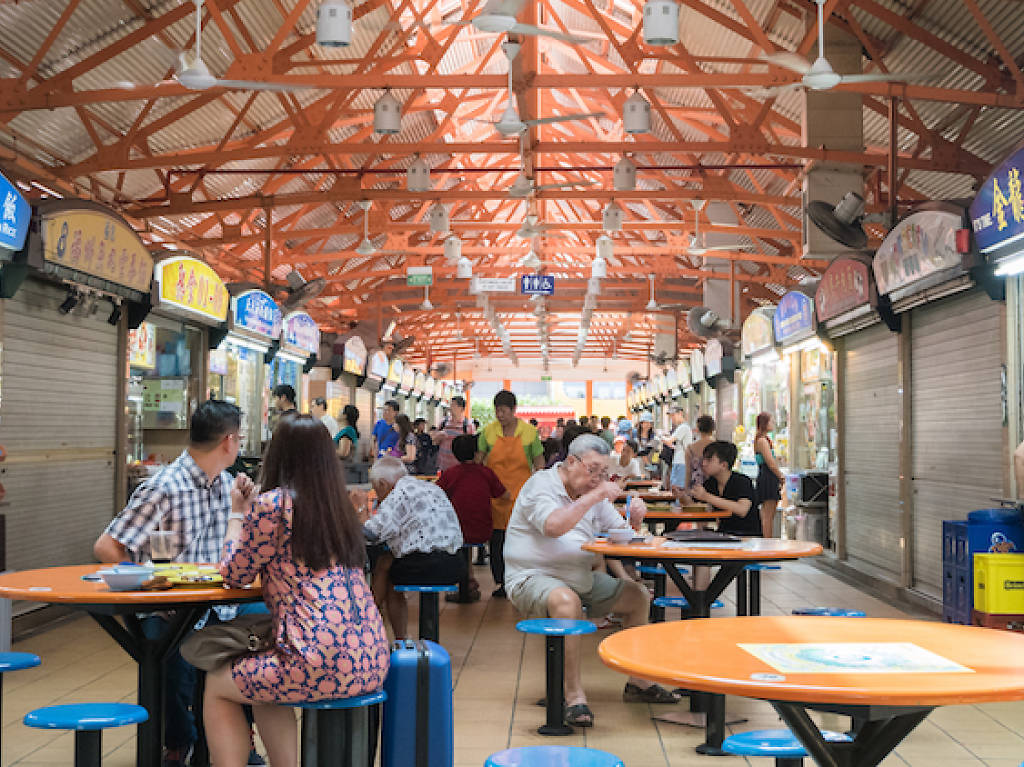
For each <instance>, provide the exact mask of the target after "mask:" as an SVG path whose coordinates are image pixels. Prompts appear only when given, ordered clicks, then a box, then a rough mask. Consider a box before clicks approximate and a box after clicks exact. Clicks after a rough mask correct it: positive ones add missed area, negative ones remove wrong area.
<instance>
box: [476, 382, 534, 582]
mask: <svg viewBox="0 0 1024 767" xmlns="http://www.w3.org/2000/svg"><path fill="white" fill-rule="evenodd" d="M494 417H495V420H493V421H491V422H490V423H489V424H487V426H486V427H484V429H483V431H481V432H480V439H479V440H478V441H477V446H478V448H479V450H480V452H481V453H483V454H484V456H485V460H484V463H485V465H486V466H487V467H488V468H490V469H491V471H493V472H494V473H495V474H497V475H498V479H500V480H501V484H503V485H504V486H505V488H506V489H507V490H508V492H509V497H508V498H495V499H494V500H492V501H491V517H492V520H493V522H494V532H492V533H491V575H493V576H494V585H495V586H496V587H497V588H495V589H494V591H493V592H491V596H494V597H502V598H503V597H504V596H505V557H504V556H503V554H502V550H503V549H504V548H505V528H506V527H508V518H509V516H511V514H512V507H513V505H514V504H515V502H516V498H517V497H518V496H519V490H520V488H522V486H523V485H524V484H526V480H528V479H529V478H530V475H531V474H533V472H535V471H540V470H541V469H543V468H544V447H543V446H542V445H541V444H540V437H539V436H538V435H537V430H536V429H535V428H533V427H532V426H530V424H528V423H526V421H524V420H522V419H521V418H516V395H515V394H513V393H512V392H510V391H508V390H506V389H502V390H501V391H500V392H498V393H497V394H495V395H494Z"/></svg>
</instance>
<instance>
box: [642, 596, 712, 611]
mask: <svg viewBox="0 0 1024 767" xmlns="http://www.w3.org/2000/svg"><path fill="white" fill-rule="evenodd" d="M652 604H653V605H654V606H655V607H670V608H673V609H676V610H688V609H689V608H690V603H689V602H688V601H687V600H686V597H655V598H654V601H653V602H652ZM711 606H712V607H713V608H715V609H716V610H717V609H719V608H721V607H725V604H724V603H723V602H722V600H720V599H716V600H715V601H714V602H712V603H711Z"/></svg>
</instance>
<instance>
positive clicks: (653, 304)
mask: <svg viewBox="0 0 1024 767" xmlns="http://www.w3.org/2000/svg"><path fill="white" fill-rule="evenodd" d="M647 279H648V280H650V281H651V300H650V301H648V302H647V306H645V307H644V311H647V312H656V311H658V308H659V307H658V302H657V301H655V300H654V275H653V274H649V275H647Z"/></svg>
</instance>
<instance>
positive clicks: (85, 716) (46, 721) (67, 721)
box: [24, 703, 149, 730]
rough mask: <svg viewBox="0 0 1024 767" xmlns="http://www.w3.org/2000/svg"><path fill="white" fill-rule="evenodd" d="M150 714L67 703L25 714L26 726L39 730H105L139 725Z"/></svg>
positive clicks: (112, 706)
mask: <svg viewBox="0 0 1024 767" xmlns="http://www.w3.org/2000/svg"><path fill="white" fill-rule="evenodd" d="M147 719H149V712H148V711H146V709H144V708H143V707H142V706H136V705H134V704H132V703H69V704H65V705H62V706H46V707H45V708H37V709H36V710H35V711H29V712H28V713H27V714H25V720H24V721H25V724H26V725H28V726H29V727H36V728H38V729H41V730H106V729H109V728H110V727H123V726H125V725H128V724H139V723H141V722H145V721H146V720H147Z"/></svg>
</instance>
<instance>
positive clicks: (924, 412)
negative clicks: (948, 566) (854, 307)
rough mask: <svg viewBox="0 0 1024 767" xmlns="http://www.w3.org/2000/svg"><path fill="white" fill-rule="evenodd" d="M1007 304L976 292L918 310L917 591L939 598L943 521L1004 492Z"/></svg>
mask: <svg viewBox="0 0 1024 767" xmlns="http://www.w3.org/2000/svg"><path fill="white" fill-rule="evenodd" d="M1002 312H1003V304H1001V303H999V302H997V301H992V300H990V299H989V298H988V296H986V295H985V294H984V293H983V292H982V291H980V290H978V291H972V292H970V293H965V294H961V295H958V296H956V297H952V298H947V299H944V300H942V301H938V302H936V303H934V304H928V305H925V306H922V307H920V308H917V309H914V310H913V314H912V316H911V323H910V328H911V333H912V343H911V345H910V348H911V365H912V367H911V371H912V373H911V375H912V378H911V389H912V392H913V400H912V402H913V416H912V427H911V433H912V439H913V442H912V446H913V455H914V460H913V489H914V536H913V537H914V540H913V563H914V564H913V568H914V569H913V572H914V581H913V584H914V588H915V589H916V590H918V591H921V592H923V593H926V594H929V595H931V596H935V597H939V598H941V596H942V574H941V565H942V520H944V519H963V518H964V517H965V516H966V514H967V512H969V511H972V510H973V509H984V508H988V507H990V506H992V501H991V498H992V497H993V496H998V495H1000V494H1001V493H1002V490H1003V478H1004V477H1003V475H1004V468H1005V467H1004V461H1005V458H1004V455H1003V448H1004V442H1005V440H1004V438H1003V436H1002V435H1003V412H1002V404H1001V393H1000V372H1001V365H1002V361H1003V340H1002V338H1003V334H1002Z"/></svg>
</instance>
